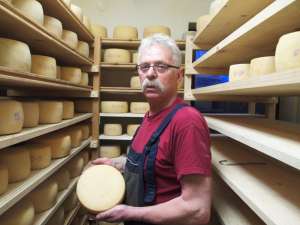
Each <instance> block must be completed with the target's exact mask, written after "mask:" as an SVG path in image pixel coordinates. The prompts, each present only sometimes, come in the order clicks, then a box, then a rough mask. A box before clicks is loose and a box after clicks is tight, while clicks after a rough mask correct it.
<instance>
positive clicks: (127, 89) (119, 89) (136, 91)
mask: <svg viewBox="0 0 300 225" xmlns="http://www.w3.org/2000/svg"><path fill="white" fill-rule="evenodd" d="M100 92H106V93H120V94H142V93H143V92H142V89H134V88H130V87H100ZM183 92H184V91H183V89H180V90H178V93H180V94H182V93H183Z"/></svg>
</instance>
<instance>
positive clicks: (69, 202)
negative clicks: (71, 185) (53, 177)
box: [63, 191, 78, 212]
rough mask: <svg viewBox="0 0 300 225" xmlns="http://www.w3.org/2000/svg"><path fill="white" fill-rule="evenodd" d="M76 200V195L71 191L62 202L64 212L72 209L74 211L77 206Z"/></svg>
mask: <svg viewBox="0 0 300 225" xmlns="http://www.w3.org/2000/svg"><path fill="white" fill-rule="evenodd" d="M77 202H78V198H77V195H76V191H73V192H72V193H71V194H70V195H69V196H68V197H67V198H66V200H65V201H64V204H63V206H64V209H65V211H66V212H70V211H71V210H72V209H74V208H75V207H76V205H77Z"/></svg>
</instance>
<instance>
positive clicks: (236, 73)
mask: <svg viewBox="0 0 300 225" xmlns="http://www.w3.org/2000/svg"><path fill="white" fill-rule="evenodd" d="M249 70H250V64H235V65H231V66H230V67H229V81H230V82H232V81H238V80H245V79H247V78H249Z"/></svg>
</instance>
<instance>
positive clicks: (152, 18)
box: [72, 0, 212, 39]
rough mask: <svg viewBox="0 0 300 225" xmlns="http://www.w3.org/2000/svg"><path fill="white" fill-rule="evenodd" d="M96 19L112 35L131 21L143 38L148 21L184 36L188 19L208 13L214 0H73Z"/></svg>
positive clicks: (176, 36) (130, 23)
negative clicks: (119, 26)
mask: <svg viewBox="0 0 300 225" xmlns="http://www.w3.org/2000/svg"><path fill="white" fill-rule="evenodd" d="M72 2H73V3H74V4H77V5H79V6H80V7H81V8H82V9H83V12H84V14H85V15H87V16H88V17H89V18H90V19H91V20H92V21H93V22H94V23H99V24H102V25H104V26H106V27H107V28H108V35H109V37H112V31H113V27H114V26H116V25H121V24H123V25H132V26H136V27H137V28H138V30H139V38H142V33H143V28H144V27H145V26H147V25H156V24H161V25H166V26H169V27H170V28H171V31H172V37H173V38H175V39H181V38H182V34H183V32H184V31H186V30H187V28H188V23H189V22H191V21H196V20H197V18H198V17H199V16H200V15H203V14H206V13H208V9H209V5H210V2H212V0H72Z"/></svg>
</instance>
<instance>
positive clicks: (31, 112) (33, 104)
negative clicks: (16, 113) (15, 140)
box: [22, 101, 40, 128]
mask: <svg viewBox="0 0 300 225" xmlns="http://www.w3.org/2000/svg"><path fill="white" fill-rule="evenodd" d="M22 107H23V112H24V124H23V127H25V128H28V127H36V126H38V125H39V114H40V113H39V112H40V110H39V103H38V102H37V101H23V102H22Z"/></svg>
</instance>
